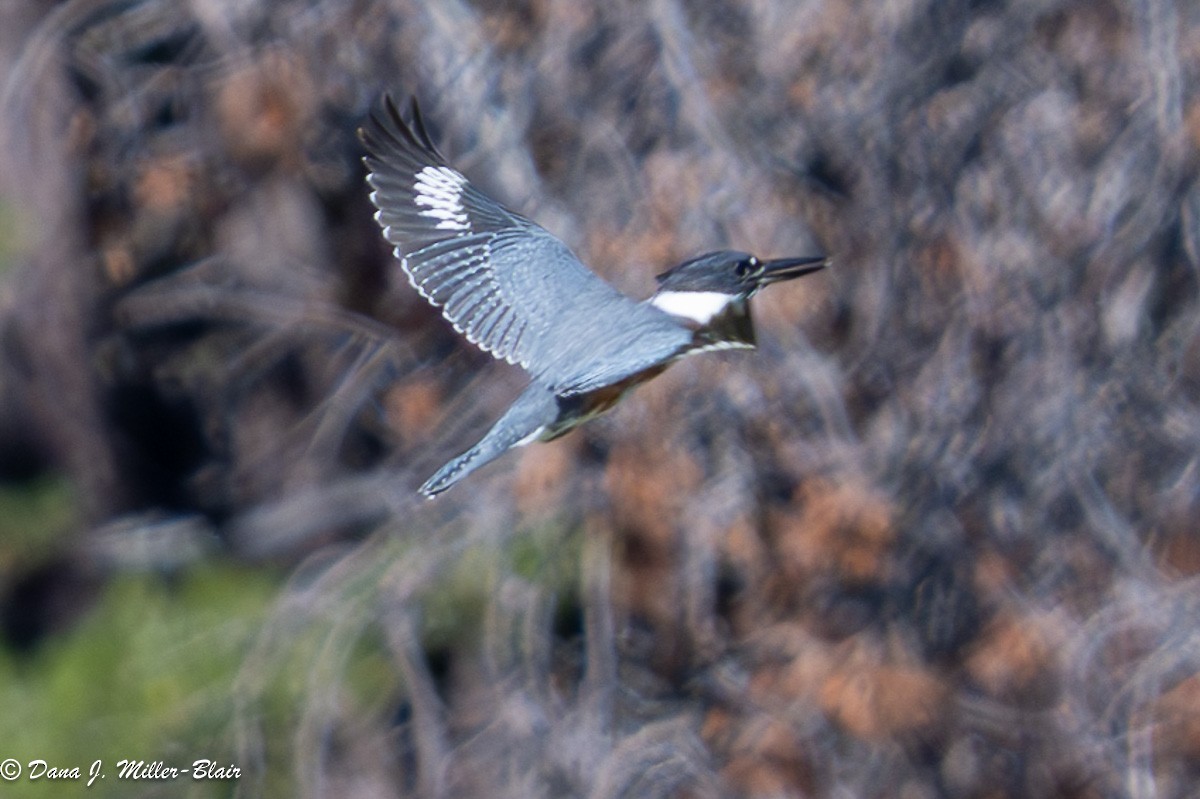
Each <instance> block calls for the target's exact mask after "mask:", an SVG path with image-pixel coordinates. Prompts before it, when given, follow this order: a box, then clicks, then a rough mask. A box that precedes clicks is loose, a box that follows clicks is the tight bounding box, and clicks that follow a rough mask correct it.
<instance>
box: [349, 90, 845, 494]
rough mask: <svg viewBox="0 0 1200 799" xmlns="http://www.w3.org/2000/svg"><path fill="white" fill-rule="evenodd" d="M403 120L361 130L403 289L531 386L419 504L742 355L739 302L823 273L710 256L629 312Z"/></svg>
mask: <svg viewBox="0 0 1200 799" xmlns="http://www.w3.org/2000/svg"><path fill="white" fill-rule="evenodd" d="M410 120H411V121H406V120H405V119H404V118H403V117H402V116H401V114H400V112H399V111H398V110H397V109H396V107H395V105H393V104H392V102H391V100H390V99H386V100H385V103H384V106H383V109H382V110H381V111H379V112H376V113H374V114H372V115H371V118H370V120H369V122H368V123H367V124H366V125H365V126H364V128H363V129H362V131H361V136H362V139H363V142H364V144H365V145H366V147H367V151H368V155H367V156H366V158H365V159H364V160H365V162H366V165H367V168H368V170H369V175H368V178H367V180H368V182H369V183H370V185H371V187H372V189H373V191H372V192H371V200H372V202H373V203H374V204H375V206H376V208H377V209H378V211H377V212H376V214H375V218H376V219H377V220H378V221H379V224H380V225H381V226H382V227H383V234H384V237H385V238H386V239H387V241H388V242H389V243H391V244H392V245H393V246H394V248H395V253H396V257H397V258H399V259H400V264H401V267H402V269H403V270H404V273H405V274H406V275H407V276H408V279H409V281H410V282H411V283H412V285H413V287H414V288H416V289H417V291H418V292H420V293H421V295H422V296H424V297H425V299H427V300H428V301H429V302H430V303H432V304H433V305H435V306H437V307H439V308H441V310H442V314H443V315H444V316H445V317H446V318H447V319H448V320H449V321H450V323H451V324H452V325H454V327H455V329H456V330H457V331H458V332H460V333H461V334H462V335H463V336H465V337H466V338H467V339H468V340H469V341H471V342H472V343H473V344H475V345H476V346H478V347H480V348H481V349H483V350H484V351H486V352H488V353H490V354H492V355H493V356H495V357H497V358H501V359H503V360H506V361H508V362H510V363H514V364H516V365H518V366H520V367H521V368H523V369H525V370H526V371H527V372H528V373H529V374H530V376H531V378H532V381H531V383H530V385H529V387H528V388H527V389H526V390H525V391H524V392H523V393H522V394H521V396H520V397H518V398H517V400H516V401H515V402H514V403H513V404H512V406H511V407H510V408H509V409H508V411H506V412H505V414H504V415H503V416H502V417H501V418H500V419H499V420H498V421H497V422H496V424H495V425H493V426H492V428H491V430H489V431H488V433H487V434H486V435H485V436H484V437H483V439H482V440H481V441H480V442H479V443H478V444H476V445H475V446H474V447H472V448H471V449H470V450H468V451H467V452H465V453H463V454H462V455H460V456H458V457H457V458H454V459H453V460H451V461H450V462H449V463H447V464H446V465H445V466H443V467H442V468H441V469H439V470H438V471H437V472H436V473H435V474H434V475H433V476H432V477H430V478H429V480H428V481H426V482H425V484H424V485H423V486H421V492H422V493H423V494H425V495H427V496H434V495H436V494H438V493H440V492H442V491H444V490H445V489H447V488H449V487H450V486H451V485H453V484H454V483H456V482H457V481H459V480H461V479H462V478H463V477H465V476H466V475H467V474H469V473H471V472H472V471H474V470H475V469H477V468H479V467H480V466H482V465H484V464H485V463H487V462H489V461H491V460H493V459H494V458H496V457H498V456H499V455H501V454H503V453H504V452H505V451H507V450H508V449H511V448H512V447H515V446H520V445H523V444H527V443H530V442H532V441H538V440H540V441H548V440H550V439H553V438H557V437H558V436H561V435H563V434H565V433H567V432H569V431H570V430H572V429H573V428H575V427H577V426H579V425H580V424H583V423H584V422H585V421H587V420H589V419H591V418H594V417H595V416H597V415H599V414H601V413H603V412H605V411H607V410H609V409H610V408H611V407H613V406H614V405H616V403H617V402H619V401H620V399H621V397H622V396H623V395H624V394H625V393H626V392H627V391H629V390H630V389H631V388H633V387H634V386H636V385H638V384H640V383H642V382H645V381H646V380H649V379H651V378H653V377H656V376H657V375H659V374H660V373H661V372H662V371H663V370H665V369H666V368H667V367H668V366H669V365H670V364H671V363H673V362H674V361H676V360H678V359H679V358H681V357H683V356H684V355H687V354H690V353H694V352H700V351H705V350H712V349H726V348H751V347H753V346H754V328H753V323H752V320H751V317H750V306H749V303H748V300H749V298H750V296H752V295H753V294H754V293H755V292H756V291H758V289H760V288H761V287H762V286H764V285H766V284H767V283H770V282H775V281H777V280H784V279H788V278H791V277H796V276H798V275H801V274H807V273H809V272H813V271H816V270H817V269H820V268H822V267H823V266H824V265H825V260H824V259H823V258H798V259H782V260H778V261H760V260H759V259H757V258H755V257H754V256H752V255H749V254H748V253H742V252H733V251H721V252H717V253H710V254H709V255H706V256H702V257H700V258H696V259H693V260H691V261H687V262H685V263H683V264H680V265H679V266H677V267H675V268H674V269H671V270H669V271H668V272H665V273H663V274H662V275H659V277H658V280H659V290H658V292H657V293H656V294H655V295H654V296H653V297H651V298H650V299H649V300H647V301H645V302H637V301H635V300H633V299H631V298H629V297H626V296H625V295H624V294H621V293H620V292H618V291H617V290H616V289H614V288H613V287H611V286H609V285H608V284H607V283H605V282H604V281H603V280H601V279H600V278H599V277H598V276H597V275H595V274H594V273H593V272H591V271H590V270H589V269H588V268H587V267H586V266H584V265H583V263H582V262H580V261H579V259H578V258H576V257H575V255H574V254H573V253H571V251H570V250H569V249H568V248H567V246H566V245H565V244H563V243H562V242H561V241H559V240H558V239H556V238H555V237H554V236H552V235H551V234H550V233H548V232H547V231H546V230H544V229H543V228H541V227H539V226H538V225H537V224H535V223H533V222H531V221H530V220H528V219H525V218H524V217H522V216H520V215H518V214H516V213H513V212H511V211H508V210H507V209H505V208H503V207H502V206H500V205H499V204H498V203H496V202H494V201H493V200H491V199H489V198H488V197H486V196H485V195H483V194H482V193H480V192H479V191H478V190H476V189H475V188H474V187H472V186H471V185H470V183H468V182H467V180H466V178H464V177H463V176H462V175H461V174H459V173H458V172H457V171H455V170H454V169H452V168H451V167H450V166H449V165H448V164H447V162H446V160H445V159H444V158H443V157H442V156H441V155H440V154H439V153H438V151H437V149H436V148H435V147H434V145H433V142H432V141H431V140H430V138H429V135H428V133H427V132H426V131H425V127H424V125H423V123H422V122H421V118H420V114H419V112H418V111H417V108H416V104H415V103H413V104H412V105H411V110H410Z"/></svg>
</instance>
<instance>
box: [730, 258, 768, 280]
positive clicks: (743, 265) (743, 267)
mask: <svg viewBox="0 0 1200 799" xmlns="http://www.w3.org/2000/svg"><path fill="white" fill-rule="evenodd" d="M734 271H735V272H737V276H738V277H753V276H754V275H757V274H758V273H759V272H761V271H762V262H760V261H759V260H758V259H757V258H755V257H754V256H753V255H751V256H750V257H749V258H747V259H746V260H744V261H738V265H737V266H735V267H734Z"/></svg>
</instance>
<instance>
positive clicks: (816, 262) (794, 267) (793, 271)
mask: <svg viewBox="0 0 1200 799" xmlns="http://www.w3.org/2000/svg"><path fill="white" fill-rule="evenodd" d="M827 266H829V259H828V258H826V257H825V256H824V255H817V256H808V257H806V258H776V259H775V260H773V261H765V262H763V271H762V274H761V275H759V278H758V282H759V283H760V284H761V285H764V286H765V285H767V284H768V283H779V282H781V281H784V280H791V279H792V278H796V277H801V276H803V275H810V274H812V273H813V272H819V271H821V270H822V269H824V268H825V267H827Z"/></svg>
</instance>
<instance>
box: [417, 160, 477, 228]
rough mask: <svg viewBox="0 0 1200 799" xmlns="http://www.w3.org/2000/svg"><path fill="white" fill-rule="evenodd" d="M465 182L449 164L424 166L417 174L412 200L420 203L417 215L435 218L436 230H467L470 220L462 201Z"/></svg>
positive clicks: (469, 226)
mask: <svg viewBox="0 0 1200 799" xmlns="http://www.w3.org/2000/svg"><path fill="white" fill-rule="evenodd" d="M466 185H467V179H466V178H464V177H463V176H462V175H460V174H458V173H457V172H455V171H454V170H453V169H450V168H449V167H444V166H427V167H425V168H424V169H422V170H421V171H420V172H418V173H417V181H416V183H414V184H413V191H414V192H415V197H414V198H413V200H414V202H416V204H417V205H420V206H424V207H423V208H422V209H421V212H420V213H421V216H427V217H429V218H430V219H436V220H437V227H438V229H439V230H461V231H467V230H470V229H471V223H470V221H469V220H468V219H467V209H466V208H464V207H463V203H462V192H463V187H464V186H466Z"/></svg>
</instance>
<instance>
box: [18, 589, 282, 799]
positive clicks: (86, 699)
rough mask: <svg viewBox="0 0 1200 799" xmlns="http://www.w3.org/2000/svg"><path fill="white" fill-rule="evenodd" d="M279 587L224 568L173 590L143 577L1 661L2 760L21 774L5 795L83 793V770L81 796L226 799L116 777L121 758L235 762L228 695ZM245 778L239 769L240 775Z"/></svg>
mask: <svg viewBox="0 0 1200 799" xmlns="http://www.w3.org/2000/svg"><path fill="white" fill-rule="evenodd" d="M276 590H277V586H276V585H275V584H274V582H273V581H272V580H271V579H268V578H266V577H264V576H261V575H256V574H253V573H249V572H247V571H245V570H239V569H231V568H216V567H214V568H210V569H207V570H203V571H201V572H198V573H194V574H189V575H188V576H187V577H185V578H182V579H180V580H178V581H177V582H175V583H174V584H171V583H168V582H166V581H164V580H162V579H160V578H155V577H151V576H139V577H123V578H120V579H117V580H115V581H114V582H112V583H111V584H110V585H109V586H108V588H107V590H106V591H105V592H104V594H103V596H102V598H101V600H100V601H99V603H98V605H97V606H96V607H95V608H93V609H92V610H91V612H90V613H89V614H88V615H87V616H86V617H85V618H84V619H82V620H81V621H80V622H79V623H78V624H77V626H75V627H74V628H73V629H72V630H71V631H70V632H69V633H66V634H64V635H62V636H59V637H58V638H53V639H50V640H48V641H47V642H46V643H45V644H44V646H43V647H42V648H41V649H39V650H37V651H36V652H35V653H33V654H32V655H30V656H26V657H19V658H18V657H14V656H12V655H10V654H7V653H5V654H3V655H0V703H2V705H3V708H4V712H3V713H0V759H3V758H8V757H11V758H15V759H16V760H17V761H18V762H20V763H21V764H22V767H23V768H24V769H25V770H26V774H25V775H23V776H22V777H21V778H20V779H17V780H15V781H13V782H11V783H8V784H6V785H4V786H3V794H4V795H5V796H67V795H73V794H74V793H75V792H76V791H78V792H80V793H82V792H83V791H84V790H85V787H84V786H85V783H86V782H87V774H88V770H89V768H90V767H91V764H92V763H93V762H94V761H96V760H100V761H101V763H102V765H103V773H104V774H105V775H106V776H105V778H104V779H102V780H97V781H96V783H95V784H94V785H93V786H92V787H91V788H90V789H86V790H87V795H89V796H98V797H105V796H131V795H132V796H137V795H141V794H144V793H150V792H157V791H162V790H163V789H164V788H167V787H168V786H169V790H168V792H169V793H170V795H172V796H195V797H212V796H230V795H232V794H233V791H234V788H235V787H236V784H235V783H233V782H220V781H213V782H197V781H194V780H192V779H191V778H190V777H188V776H187V775H184V776H182V777H180V778H179V779H177V780H174V781H172V782H170V783H167V782H151V781H145V780H142V781H129V780H121V779H118V763H119V761H121V760H123V759H128V760H134V761H137V760H143V761H146V762H147V763H150V762H153V761H163V763H164V764H165V765H167V766H176V767H180V768H183V767H190V766H191V764H192V763H193V761H195V760H197V759H199V758H208V759H210V760H212V761H214V762H215V763H217V764H226V765H227V764H231V763H236V759H235V758H236V755H235V752H234V750H233V741H234V736H233V734H232V733H233V732H234V725H235V724H236V723H237V720H236V714H235V712H234V711H235V693H234V691H233V686H234V684H235V682H236V677H237V674H238V672H239V670H240V669H241V668H242V666H243V663H244V660H245V657H246V652H247V649H248V647H249V646H250V644H251V642H252V640H253V638H254V636H255V635H256V633H257V631H258V630H259V628H260V626H261V624H262V619H263V616H264V610H265V608H266V606H267V604H268V602H269V601H270V599H271V597H272V596H273V595H274V593H275V592H276ZM36 759H41V760H44V761H46V762H47V763H48V764H49V765H50V766H53V767H57V768H64V769H70V768H74V767H78V768H79V770H80V773H81V775H82V776H81V778H80V779H79V780H73V781H58V780H50V779H47V778H42V779H39V780H34V781H31V780H29V779H28V773H27V771H28V764H29V762H30V761H33V760H36ZM244 771H245V768H244V767H243V772H244Z"/></svg>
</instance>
